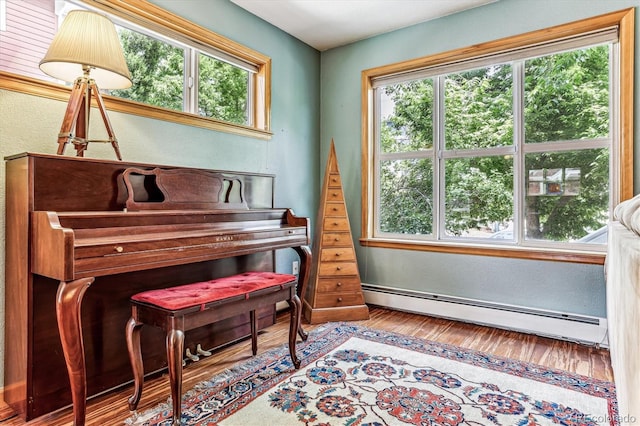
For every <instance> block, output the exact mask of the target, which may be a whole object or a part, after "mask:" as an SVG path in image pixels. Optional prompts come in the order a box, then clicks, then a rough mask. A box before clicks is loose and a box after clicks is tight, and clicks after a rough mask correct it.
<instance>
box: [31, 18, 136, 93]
mask: <svg viewBox="0 0 640 426" xmlns="http://www.w3.org/2000/svg"><path fill="white" fill-rule="evenodd" d="M84 66H89V67H91V72H90V77H91V78H92V79H94V80H95V82H96V84H97V85H98V87H100V88H102V89H126V88H127V87H130V86H131V76H130V74H129V69H128V68H127V63H126V62H125V59H124V53H123V51H122V45H121V44H120V39H119V38H118V33H117V32H116V28H115V26H114V25H113V22H111V20H109V18H107V17H106V16H103V15H100V14H99V13H95V12H91V11H87V10H73V11H71V12H69V14H68V15H67V17H66V18H65V20H64V21H63V22H62V26H61V27H60V31H58V33H57V34H56V35H55V37H54V38H53V41H52V42H51V45H50V46H49V50H48V51H47V54H46V55H45V57H44V58H43V59H42V60H41V61H40V69H41V70H42V71H43V72H44V73H46V74H48V75H50V76H51V77H54V78H57V79H60V80H64V81H74V80H75V79H76V78H78V77H80V76H82V75H83V67H84Z"/></svg>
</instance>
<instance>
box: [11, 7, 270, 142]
mask: <svg viewBox="0 0 640 426" xmlns="http://www.w3.org/2000/svg"><path fill="white" fill-rule="evenodd" d="M2 4H3V5H6V6H7V8H6V9H7V11H6V14H4V15H3V17H5V15H6V21H7V25H6V28H5V30H4V31H2V33H0V39H1V40H2V43H3V50H2V54H1V55H0V73H2V74H3V76H4V77H6V78H5V79H2V81H3V83H0V88H8V89H12V90H20V91H25V92H34V93H37V94H39V95H45V96H50V97H54V98H60V99H65V92H64V90H56V88H55V87H54V86H52V85H47V84H45V83H44V82H46V81H51V82H54V83H59V84H65V82H57V81H53V80H52V79H51V78H49V77H48V76H46V75H45V74H44V73H42V72H41V71H40V70H39V68H38V62H39V60H40V59H41V58H42V57H43V56H44V53H45V52H46V49H47V48H48V45H49V43H50V41H51V39H52V38H53V35H54V34H55V32H56V29H57V27H58V25H59V24H60V23H61V22H62V20H63V19H64V17H65V16H66V14H67V13H68V12H69V11H70V10H72V9H74V8H94V9H97V10H98V11H100V12H101V13H105V14H107V15H108V16H109V17H110V18H111V19H112V20H113V21H114V23H115V24H116V28H117V30H118V34H119V35H120V39H121V42H122V46H123V50H124V52H125V57H126V61H127V65H128V67H129V71H130V72H131V77H132V81H133V85H132V87H131V88H129V89H126V90H110V91H105V93H104V94H105V95H109V96H107V97H105V100H106V104H107V108H110V109H114V110H120V111H124V112H129V113H135V114H140V115H145V116H151V117H154V118H160V119H165V120H171V121H176V122H180V123H184V124H191V125H197V126H201V127H207V128H212V129H216V130H222V131H228V132H233V133H239V134H243V135H248V136H254V137H258V138H263V139H267V138H269V137H270V136H271V133H270V132H269V119H270V116H269V102H270V90H269V83H270V81H269V78H270V59H269V58H268V57H266V56H263V55H261V54H259V53H257V52H254V51H252V50H250V49H248V48H246V47H244V46H240V45H238V44H236V43H234V42H232V41H231V40H228V39H224V38H222V37H221V36H218V35H217V34H214V33H211V32H209V31H207V30H205V29H203V28H201V27H197V26H196V25H194V24H192V23H190V22H188V21H185V20H183V19H181V18H179V17H177V16H175V15H172V14H170V13H168V12H167V11H164V10H162V9H160V8H158V7H156V6H154V5H152V4H150V3H147V2H140V1H138V2H130V1H117V2H113V1H105V0H71V1H63V2H60V1H56V2H54V1H53V0H40V1H38V2H24V1H21V0H6V2H2ZM25 17H28V19H25ZM5 46H6V48H5ZM25 77H27V78H25ZM67 84H68V83H67ZM67 97H68V95H67ZM127 101H135V102H127Z"/></svg>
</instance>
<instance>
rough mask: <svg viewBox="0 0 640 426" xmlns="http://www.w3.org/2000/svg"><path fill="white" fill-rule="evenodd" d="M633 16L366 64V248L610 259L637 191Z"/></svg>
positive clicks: (615, 16) (625, 13) (624, 13)
mask: <svg viewBox="0 0 640 426" xmlns="http://www.w3.org/2000/svg"><path fill="white" fill-rule="evenodd" d="M632 15H633V9H630V10H628V11H622V12H618V13H613V14H610V15H605V16H604V17H599V18H593V19H591V20H586V21H583V22H580V23H574V24H568V25H565V26H561V27H555V28H553V29H550V30H545V31H540V32H536V33H530V34H525V35H522V36H517V37H512V38H509V39H505V40H499V41H496V42H492V43H486V44H484V45H479V46H477V47H475V48H473V49H471V48H470V49H461V50H460V51H454V52H446V53H443V54H441V55H435V56H433V57H427V58H421V59H419V60H413V61H411V62H409V63H400V64H394V65H387V66H384V67H380V68H375V69H371V70H366V71H363V106H365V108H363V111H364V114H363V121H364V122H363V128H364V129H366V131H365V132H364V134H363V138H364V140H363V149H364V150H365V152H364V154H365V155H364V157H365V158H366V159H367V160H366V166H365V167H363V172H364V173H365V175H364V176H363V181H364V182H365V183H366V191H364V194H363V229H362V233H363V238H362V240H361V242H362V244H363V245H368V246H378V247H390V248H392V247H397V248H405V249H415V250H433V251H446V252H456V253H470V254H485V255H497V256H509V257H524V258H540V259H553V260H570V261H578V262H588V263H602V262H603V259H604V252H605V251H606V245H605V243H606V224H607V221H608V220H609V218H610V217H611V212H612V209H613V207H614V206H615V205H616V204H617V203H618V202H619V201H620V200H623V199H626V198H628V197H630V196H631V194H632V177H631V174H632V166H631V164H629V163H628V161H627V160H626V157H625V154H623V153H626V155H629V152H630V150H631V148H632V145H633V142H632V140H631V135H632V133H633V132H632V105H633V104H632V94H631V92H632V91H631V90H630V89H629V88H630V87H632V80H633V72H632V70H633V58H632V55H631V54H630V53H629V49H628V48H627V47H626V46H627V44H628V43H632V38H633V29H632V28H631V29H629V28H628V27H629V26H630V23H629V22H632V21H633V20H632V19H628V18H629V16H632ZM549 34H552V36H551V37H550V35H549ZM553 34H557V35H555V37H556V38H557V39H554V38H553ZM568 34H570V36H568ZM627 37H628V38H627ZM629 70H631V71H629Z"/></svg>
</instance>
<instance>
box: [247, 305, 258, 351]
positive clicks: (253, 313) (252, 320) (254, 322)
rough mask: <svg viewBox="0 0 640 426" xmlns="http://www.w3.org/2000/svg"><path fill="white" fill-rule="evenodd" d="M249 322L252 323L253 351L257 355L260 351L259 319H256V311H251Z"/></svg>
mask: <svg viewBox="0 0 640 426" xmlns="http://www.w3.org/2000/svg"><path fill="white" fill-rule="evenodd" d="M249 322H250V323H251V352H253V356H255V355H256V354H257V353H258V320H257V319H256V311H250V312H249Z"/></svg>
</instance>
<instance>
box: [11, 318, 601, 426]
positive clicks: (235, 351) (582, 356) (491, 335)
mask: <svg viewBox="0 0 640 426" xmlns="http://www.w3.org/2000/svg"><path fill="white" fill-rule="evenodd" d="M356 323H358V324H362V325H366V326H369V327H372V328H377V329H381V330H389V331H394V332H396V333H403V334H407V335H411V336H416V337H420V338H423V339H429V340H434V341H439V342H444V343H449V344H453V345H457V346H461V347H465V348H470V349H475V350H479V351H484V352H488V353H491V354H495V355H500V356H503V357H509V358H514V359H518V360H521V361H526V362H532V363H535V364H540V365H543V366H547V367H552V368H557V369H561V370H566V371H571V372H575V373H579V374H582V375H586V376H590V377H594V378H598V379H602V380H608V381H613V372H612V370H611V364H610V359H609V351H607V350H606V349H601V348H595V347H590V346H584V345H578V344H574V343H570V342H565V341H560V340H554V339H549V338H544V337H538V336H533V335H528V334H521V333H516V332H513V331H507V330H499V329H495V328H490V327H484V326H479V325H473V324H467V323H461V322H456V321H449V320H446V319H441V318H433V317H428V316H423V315H416V314H410V313H406V312H399V311H392V310H387V309H383V308H378V307H371V308H370V319H369V320H366V321H356ZM288 324H289V314H288V313H280V314H278V320H277V323H276V324H275V325H273V326H271V327H269V328H268V329H267V330H264V331H263V332H262V333H261V334H260V335H259V337H258V353H262V352H264V351H267V350H269V349H271V348H274V347H277V346H280V345H283V344H285V343H286V342H287V336H288ZM316 327H317V326H312V325H309V324H306V325H305V329H306V330H307V331H311V330H312V329H314V328H316ZM123 350H126V349H123ZM250 357H251V342H250V340H244V341H241V342H239V343H236V344H234V345H231V346H228V347H226V348H223V349H221V350H219V351H216V352H215V353H214V354H213V355H211V356H209V357H206V358H203V359H201V360H200V361H198V362H197V363H193V364H188V365H187V367H186V368H185V369H184V373H183V391H186V390H188V389H190V388H192V387H193V386H194V385H195V384H196V383H198V382H200V381H203V380H205V379H208V378H209V377H211V376H213V375H215V374H218V373H220V372H222V371H224V370H225V369H227V368H229V367H231V366H233V365H234V364H236V363H239V362H242V361H243V360H246V359H248V358H250ZM131 392H132V385H129V386H126V387H124V388H123V389H120V390H117V391H112V392H109V393H107V394H106V395H103V396H100V397H96V398H93V399H92V400H90V401H89V402H88V404H87V425H88V426H90V425H95V426H98V425H100V426H104V425H122V424H123V422H124V420H125V419H126V418H127V417H129V416H130V412H129V409H128V406H127V398H128V397H129V396H130V394H131ZM169 394H170V391H169V380H168V378H167V376H166V375H165V374H163V375H162V376H160V377H156V378H153V379H148V380H146V381H145V384H144V391H143V393H142V399H141V400H140V404H139V406H138V410H139V411H145V410H147V409H149V408H151V407H153V406H155V405H156V404H158V403H159V402H162V401H165V400H166V399H167V397H168V396H169ZM72 423H73V422H72V412H71V408H67V409H64V410H60V411H58V412H56V413H52V414H48V415H46V416H42V417H40V418H37V419H35V420H32V421H30V422H28V423H25V422H24V421H22V420H21V419H19V418H18V417H17V416H15V414H14V413H13V411H12V410H11V409H10V408H9V407H8V406H6V405H5V404H4V403H2V404H1V405H0V425H1V426H17V425H25V424H27V425H47V426H63V425H64V426H67V425H72Z"/></svg>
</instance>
